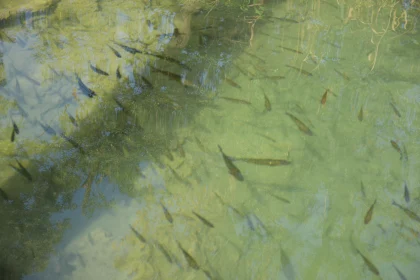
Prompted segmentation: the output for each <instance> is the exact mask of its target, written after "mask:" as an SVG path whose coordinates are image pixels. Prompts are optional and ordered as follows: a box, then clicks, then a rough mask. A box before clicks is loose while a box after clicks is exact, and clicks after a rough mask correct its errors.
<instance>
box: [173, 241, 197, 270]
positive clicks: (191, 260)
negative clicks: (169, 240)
mask: <svg viewBox="0 0 420 280" xmlns="http://www.w3.org/2000/svg"><path fill="white" fill-rule="evenodd" d="M176 243H178V247H179V249H181V251H182V254H183V255H184V258H185V260H186V261H187V263H188V265H189V266H190V267H191V268H193V269H195V270H199V269H200V266H199V265H198V263H197V261H196V260H195V259H194V258H193V257H192V256H191V255H190V254H188V252H187V251H185V250H184V248H182V246H181V244H180V243H179V242H178V241H177V242H176Z"/></svg>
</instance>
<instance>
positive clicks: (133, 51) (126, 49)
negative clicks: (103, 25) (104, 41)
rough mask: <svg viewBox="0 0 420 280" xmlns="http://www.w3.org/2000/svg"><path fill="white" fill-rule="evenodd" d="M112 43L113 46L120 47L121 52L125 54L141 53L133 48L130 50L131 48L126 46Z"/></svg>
mask: <svg viewBox="0 0 420 280" xmlns="http://www.w3.org/2000/svg"><path fill="white" fill-rule="evenodd" d="M113 42H114V44H116V45H118V46H120V47H121V48H122V49H123V50H125V51H126V52H129V53H131V54H136V53H143V52H142V51H140V50H138V49H135V48H132V47H129V46H126V45H123V44H120V43H117V42H115V41H113Z"/></svg>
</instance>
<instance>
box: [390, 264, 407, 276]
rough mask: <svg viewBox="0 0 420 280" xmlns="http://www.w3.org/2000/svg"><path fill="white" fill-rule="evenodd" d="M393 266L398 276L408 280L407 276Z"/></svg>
mask: <svg viewBox="0 0 420 280" xmlns="http://www.w3.org/2000/svg"><path fill="white" fill-rule="evenodd" d="M392 266H393V267H394V269H395V270H396V271H397V273H398V276H399V277H400V279H401V280H407V277H405V275H404V274H403V273H402V272H401V271H400V270H399V269H398V268H397V267H396V266H395V265H394V264H392Z"/></svg>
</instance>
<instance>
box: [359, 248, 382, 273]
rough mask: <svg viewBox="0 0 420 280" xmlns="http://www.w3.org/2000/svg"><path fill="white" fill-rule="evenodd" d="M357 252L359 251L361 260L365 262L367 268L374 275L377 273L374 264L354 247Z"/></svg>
mask: <svg viewBox="0 0 420 280" xmlns="http://www.w3.org/2000/svg"><path fill="white" fill-rule="evenodd" d="M356 251H357V253H359V255H360V256H361V257H362V258H363V261H364V262H365V264H366V265H367V267H368V268H369V270H370V271H371V272H372V273H373V274H375V275H379V270H378V269H377V268H376V266H375V265H374V264H373V263H372V262H371V261H370V260H369V259H368V258H366V257H365V256H364V255H363V254H362V253H361V252H360V251H359V249H357V248H356Z"/></svg>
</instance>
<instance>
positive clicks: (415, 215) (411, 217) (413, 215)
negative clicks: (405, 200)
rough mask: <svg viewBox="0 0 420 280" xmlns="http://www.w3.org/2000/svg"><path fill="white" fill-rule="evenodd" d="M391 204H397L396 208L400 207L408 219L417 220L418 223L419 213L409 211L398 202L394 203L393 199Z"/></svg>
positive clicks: (419, 220)
mask: <svg viewBox="0 0 420 280" xmlns="http://www.w3.org/2000/svg"><path fill="white" fill-rule="evenodd" d="M392 205H395V206H397V207H398V208H400V209H401V210H403V211H404V212H405V214H407V216H408V217H409V218H410V219H412V220H414V221H417V222H419V223H420V216H419V215H417V214H416V213H414V212H413V211H411V210H409V209H407V208H405V207H403V206H401V205H400V204H398V203H396V202H395V200H393V201H392Z"/></svg>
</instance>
